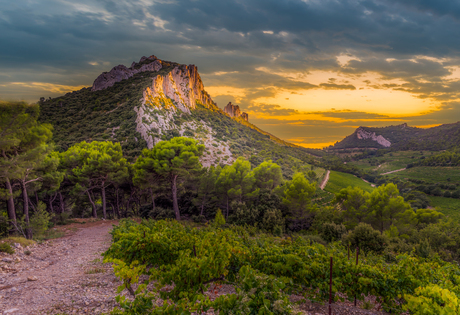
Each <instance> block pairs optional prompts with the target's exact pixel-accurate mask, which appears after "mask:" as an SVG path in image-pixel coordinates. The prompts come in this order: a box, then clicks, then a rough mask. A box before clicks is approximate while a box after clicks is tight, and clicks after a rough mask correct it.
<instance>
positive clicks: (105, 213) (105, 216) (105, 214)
mask: <svg viewBox="0 0 460 315" xmlns="http://www.w3.org/2000/svg"><path fill="white" fill-rule="evenodd" d="M102 214H103V215H104V220H105V219H107V209H106V204H105V186H104V183H102Z"/></svg>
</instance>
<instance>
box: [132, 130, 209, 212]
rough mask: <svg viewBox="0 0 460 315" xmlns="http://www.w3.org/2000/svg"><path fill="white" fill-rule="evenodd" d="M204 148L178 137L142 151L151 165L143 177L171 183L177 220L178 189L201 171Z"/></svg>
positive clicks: (191, 140) (192, 140) (192, 141)
mask: <svg viewBox="0 0 460 315" xmlns="http://www.w3.org/2000/svg"><path fill="white" fill-rule="evenodd" d="M204 148H205V147H204V145H198V144H197V141H196V140H194V139H190V138H185V137H177V138H173V139H171V140H169V141H161V142H159V143H157V144H156V145H155V146H154V147H153V148H152V149H150V150H148V149H144V150H143V151H142V156H143V157H142V158H143V159H145V160H146V159H148V164H149V167H148V168H143V169H144V170H145V172H146V173H145V174H143V175H144V176H147V175H148V174H149V175H148V176H151V178H153V177H155V176H158V178H159V179H160V180H161V181H165V182H166V183H169V185H170V187H171V195H172V201H173V209H174V213H175V215H176V219H177V220H180V211H179V205H178V202H177V187H178V185H180V184H181V183H182V182H183V181H184V180H185V179H187V177H189V176H192V175H195V174H197V172H198V171H200V170H201V168H202V166H201V164H200V161H199V157H200V156H201V154H202V153H203V151H204ZM150 163H151V164H150ZM138 165H141V163H140V164H138Z"/></svg>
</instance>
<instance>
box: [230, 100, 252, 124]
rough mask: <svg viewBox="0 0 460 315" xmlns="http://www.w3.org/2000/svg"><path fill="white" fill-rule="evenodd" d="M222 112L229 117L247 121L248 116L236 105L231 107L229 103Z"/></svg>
mask: <svg viewBox="0 0 460 315" xmlns="http://www.w3.org/2000/svg"><path fill="white" fill-rule="evenodd" d="M224 112H225V113H226V114H228V115H229V116H230V117H241V118H243V119H244V120H246V121H248V119H249V115H248V114H247V113H245V112H241V110H240V107H239V106H238V105H233V104H232V102H229V103H228V104H227V106H225V107H224Z"/></svg>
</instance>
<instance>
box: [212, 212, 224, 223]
mask: <svg viewBox="0 0 460 315" xmlns="http://www.w3.org/2000/svg"><path fill="white" fill-rule="evenodd" d="M214 224H215V225H217V226H222V225H224V224H225V218H224V216H223V215H222V210H220V209H218V210H217V213H216V217H215V218H214Z"/></svg>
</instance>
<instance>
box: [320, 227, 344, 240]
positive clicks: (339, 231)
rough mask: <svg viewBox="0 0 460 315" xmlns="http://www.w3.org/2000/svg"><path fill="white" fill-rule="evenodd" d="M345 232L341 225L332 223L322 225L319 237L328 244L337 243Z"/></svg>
mask: <svg viewBox="0 0 460 315" xmlns="http://www.w3.org/2000/svg"><path fill="white" fill-rule="evenodd" d="M346 232H347V228H346V227H345V225H343V224H335V223H333V222H330V223H324V224H323V227H322V230H321V237H322V238H323V239H324V240H325V241H326V242H328V243H330V242H334V241H337V240H339V239H341V238H342V236H343V235H344V234H345V233H346Z"/></svg>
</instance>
